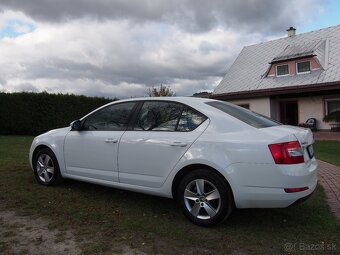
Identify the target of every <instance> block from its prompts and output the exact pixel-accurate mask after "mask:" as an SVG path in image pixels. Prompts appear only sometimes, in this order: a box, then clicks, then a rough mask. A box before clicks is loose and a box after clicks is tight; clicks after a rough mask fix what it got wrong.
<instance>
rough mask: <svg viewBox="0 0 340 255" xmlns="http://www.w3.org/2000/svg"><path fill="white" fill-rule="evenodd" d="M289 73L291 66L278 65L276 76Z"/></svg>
mask: <svg viewBox="0 0 340 255" xmlns="http://www.w3.org/2000/svg"><path fill="white" fill-rule="evenodd" d="M286 75H289V66H288V64H285V65H277V66H276V76H286Z"/></svg>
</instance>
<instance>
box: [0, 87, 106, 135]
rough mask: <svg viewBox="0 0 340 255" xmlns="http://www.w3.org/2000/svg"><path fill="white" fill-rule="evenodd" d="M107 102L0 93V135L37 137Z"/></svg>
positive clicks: (95, 99)
mask: <svg viewBox="0 0 340 255" xmlns="http://www.w3.org/2000/svg"><path fill="white" fill-rule="evenodd" d="M111 101H112V100H111V99H106V98H100V97H85V96H76V95H63V94H48V93H46V92H43V93H26V92H20V93H0V134H1V135H37V134H41V133H44V132H46V131H48V130H50V129H54V128H60V127H65V126H68V125H69V124H70V122H71V121H73V120H76V119H79V118H81V117H82V116H84V115H86V114H87V113H89V112H90V111H92V110H94V109H96V108H97V107H99V106H102V105H104V104H106V103H108V102H111Z"/></svg>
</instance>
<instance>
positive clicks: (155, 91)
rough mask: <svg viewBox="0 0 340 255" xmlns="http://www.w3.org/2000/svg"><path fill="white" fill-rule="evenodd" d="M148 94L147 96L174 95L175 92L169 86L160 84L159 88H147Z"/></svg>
mask: <svg viewBox="0 0 340 255" xmlns="http://www.w3.org/2000/svg"><path fill="white" fill-rule="evenodd" d="M148 96H149V97H174V96H176V93H175V92H173V91H172V90H171V88H170V86H169V87H168V86H163V84H161V86H160V87H159V88H157V87H156V88H155V87H153V86H152V87H151V88H149V90H148Z"/></svg>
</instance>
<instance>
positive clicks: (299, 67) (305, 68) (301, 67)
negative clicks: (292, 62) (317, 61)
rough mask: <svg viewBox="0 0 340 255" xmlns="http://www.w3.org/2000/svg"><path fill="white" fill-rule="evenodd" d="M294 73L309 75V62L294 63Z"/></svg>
mask: <svg viewBox="0 0 340 255" xmlns="http://www.w3.org/2000/svg"><path fill="white" fill-rule="evenodd" d="M296 72H297V73H298V74H300V73H309V72H310V61H304V62H298V63H296Z"/></svg>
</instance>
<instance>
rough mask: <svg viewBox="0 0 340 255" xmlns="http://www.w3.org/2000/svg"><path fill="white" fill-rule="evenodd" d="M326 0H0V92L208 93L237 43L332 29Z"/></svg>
mask: <svg viewBox="0 0 340 255" xmlns="http://www.w3.org/2000/svg"><path fill="white" fill-rule="evenodd" d="M339 2H340V1H336V0H333V1H332V0H328V1H327V0H324V1H318V0H298V1H297V0H295V1H294V0H286V1H282V0H258V1H256V0H242V1H240V0H234V1H231V0H230V1H227V0H72V1H70V0H58V1H56V0H25V1H22V0H1V1H0V91H6V92H14V91H36V92H39V91H47V92H50V93H74V94H84V95H91V96H105V97H118V98H125V97H135V96H145V95H146V92H147V90H148V88H149V87H151V86H156V87H157V86H159V85H160V84H164V85H168V86H170V87H171V88H172V90H173V91H175V92H176V94H177V95H179V96H183V95H192V94H193V93H195V92H198V91H202V90H213V89H214V88H215V87H216V85H217V84H218V83H219V81H220V80H221V78H222V76H223V75H224V74H225V72H226V71H227V69H228V67H229V66H230V65H231V64H232V62H233V61H234V60H235V58H236V57H237V54H238V53H239V52H240V50H241V49H242V47H243V46H245V45H250V44H254V43H258V42H261V41H267V40H271V39H275V38H278V37H284V36H286V31H285V29H286V28H288V27H289V26H294V27H296V28H297V32H298V33H301V32H308V31H311V30H315V29H319V28H323V27H327V26H332V25H337V24H340V19H339V17H338V16H339V15H338V13H339V12H340V4H339Z"/></svg>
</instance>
